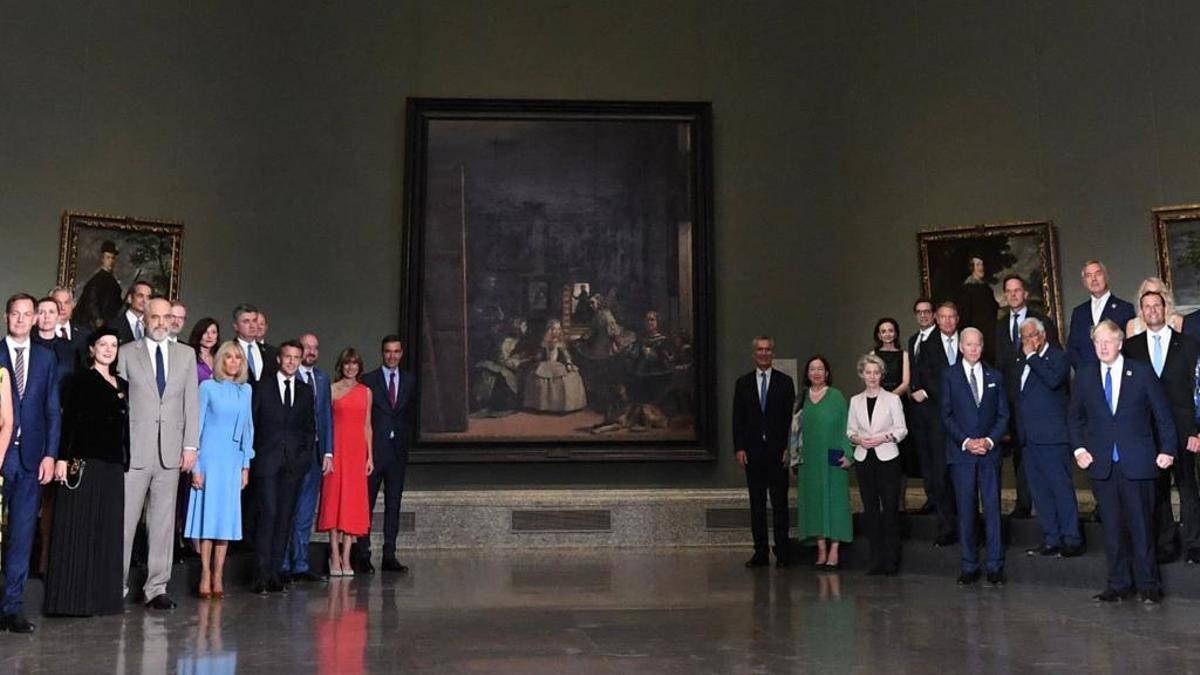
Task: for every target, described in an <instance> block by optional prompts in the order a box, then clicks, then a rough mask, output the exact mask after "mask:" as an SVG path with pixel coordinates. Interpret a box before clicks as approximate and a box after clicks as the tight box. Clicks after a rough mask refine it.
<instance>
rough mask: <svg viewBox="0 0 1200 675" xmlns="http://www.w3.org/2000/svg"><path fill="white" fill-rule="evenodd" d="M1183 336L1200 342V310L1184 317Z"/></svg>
mask: <svg viewBox="0 0 1200 675" xmlns="http://www.w3.org/2000/svg"><path fill="white" fill-rule="evenodd" d="M1183 334H1184V335H1186V336H1188V337H1190V338H1192V339H1193V340H1195V341H1196V342H1200V309H1198V310H1196V311H1194V312H1192V313H1191V314H1188V315H1187V316H1185V317H1183Z"/></svg>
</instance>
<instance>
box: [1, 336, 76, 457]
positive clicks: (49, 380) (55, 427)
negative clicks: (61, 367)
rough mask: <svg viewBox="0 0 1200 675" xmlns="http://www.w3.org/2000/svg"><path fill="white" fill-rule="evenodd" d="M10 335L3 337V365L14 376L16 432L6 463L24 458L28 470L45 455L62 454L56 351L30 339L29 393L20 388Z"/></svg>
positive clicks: (14, 432) (27, 376)
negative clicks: (59, 452) (9, 352)
mask: <svg viewBox="0 0 1200 675" xmlns="http://www.w3.org/2000/svg"><path fill="white" fill-rule="evenodd" d="M7 342H8V338H5V339H4V340H0V366H4V367H5V368H6V369H7V370H8V374H9V377H12V378H13V381H12V382H11V384H12V387H11V389H12V398H13V401H12V404H13V405H12V408H13V433H12V438H11V439H10V440H9V442H8V453H7V454H6V455H5V457H4V462H5V464H7V463H9V462H20V463H21V466H22V467H23V468H24V469H25V470H26V471H37V468H38V465H39V464H40V463H41V461H42V458H43V457H54V458H57V457H58V442H59V434H60V433H61V431H62V408H61V407H60V406H61V404H60V401H59V387H58V373H57V370H56V368H57V365H56V362H55V361H56V360H55V358H54V352H51V351H50V350H49V349H46V348H45V347H42V346H40V345H37V344H35V343H34V342H33V340H32V339H30V341H29V354H28V355H27V356H26V359H25V395H24V396H22V395H21V394H20V393H19V392H18V391H17V383H16V380H15V378H16V376H17V375H16V372H15V371H14V370H13V364H12V361H11V360H10V359H9V358H8V344H7Z"/></svg>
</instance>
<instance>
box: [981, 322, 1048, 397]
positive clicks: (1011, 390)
mask: <svg viewBox="0 0 1200 675" xmlns="http://www.w3.org/2000/svg"><path fill="white" fill-rule="evenodd" d="M1025 318H1026V319H1037V320H1038V321H1041V322H1042V325H1044V326H1045V327H1046V341H1047V342H1049V343H1050V345H1051V346H1053V347H1061V346H1062V343H1060V342H1059V341H1058V326H1056V325H1054V322H1053V321H1051V320H1050V317H1048V316H1046V315H1045V314H1043V313H1041V312H1039V311H1036V310H1034V309H1033V308H1031V307H1027V308H1026V310H1025ZM1011 320H1012V310H1009V311H1006V312H1004V318H1002V319H1000V320H999V321H997V322H996V337H995V340H994V341H993V342H992V344H994V345H995V349H994V350H993V353H994V354H995V355H996V363H995V364H994V365H995V366H996V367H997V368H999V369H1000V371H1001V372H1002V373H1004V384H1005V387H1006V389H1007V390H1008V402H1009V403H1010V404H1011V403H1013V402H1014V401H1016V400H1017V389H1018V385H1020V379H1021V371H1022V370H1024V368H1025V355H1024V354H1022V353H1021V340H1020V339H1019V338H1018V339H1017V341H1016V342H1015V343H1014V342H1013V341H1012V327H1011V326H1010V325H1009V324H1010V322H1011Z"/></svg>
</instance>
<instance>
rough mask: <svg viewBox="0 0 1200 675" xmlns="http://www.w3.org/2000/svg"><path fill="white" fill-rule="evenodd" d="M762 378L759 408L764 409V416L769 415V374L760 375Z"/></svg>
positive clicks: (759, 390) (759, 388) (759, 391)
mask: <svg viewBox="0 0 1200 675" xmlns="http://www.w3.org/2000/svg"><path fill="white" fill-rule="evenodd" d="M759 377H761V378H762V384H761V385H759V387H758V406H759V407H760V408H762V412H763V414H764V415H765V414H767V374H766V373H759Z"/></svg>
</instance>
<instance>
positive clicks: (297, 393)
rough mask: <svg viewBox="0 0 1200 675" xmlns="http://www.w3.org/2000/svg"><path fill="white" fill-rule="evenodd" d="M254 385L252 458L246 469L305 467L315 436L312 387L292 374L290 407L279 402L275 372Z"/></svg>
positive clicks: (262, 471) (309, 462)
mask: <svg viewBox="0 0 1200 675" xmlns="http://www.w3.org/2000/svg"><path fill="white" fill-rule="evenodd" d="M254 387H255V389H256V392H255V395H254V396H253V404H252V409H253V411H254V414H253V417H254V461H253V462H251V463H250V473H252V474H255V475H259V474H273V473H276V472H277V471H279V470H280V469H283V468H291V469H294V470H295V471H296V472H298V473H300V472H304V471H307V470H308V467H309V466H311V465H312V458H313V453H314V452H315V450H314V447H315V446H316V436H317V434H316V430H317V426H316V416H315V410H316V406H315V403H314V397H313V390H312V387H310V386H308V385H307V384H305V383H304V380H302V379H301V378H300V377H293V378H292V405H291V407H290V408H289V407H288V406H285V405H284V404H283V398H282V396H281V395H280V391H279V380H278V379H277V378H276V377H275V375H272V376H271V378H270V379H267V378H263V379H262V380H259V382H258V384H256V385H254Z"/></svg>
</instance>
